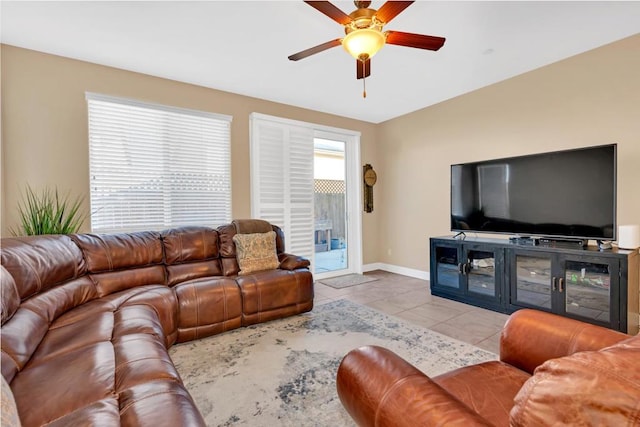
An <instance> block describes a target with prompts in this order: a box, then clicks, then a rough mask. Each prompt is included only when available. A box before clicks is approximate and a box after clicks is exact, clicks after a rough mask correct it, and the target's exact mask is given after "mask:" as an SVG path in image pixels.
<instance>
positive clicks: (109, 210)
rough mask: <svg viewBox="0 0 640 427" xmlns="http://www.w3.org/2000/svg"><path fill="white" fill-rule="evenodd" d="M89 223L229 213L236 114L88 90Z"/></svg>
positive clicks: (158, 225) (112, 226)
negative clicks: (100, 93)
mask: <svg viewBox="0 0 640 427" xmlns="http://www.w3.org/2000/svg"><path fill="white" fill-rule="evenodd" d="M86 99H87V104H88V117H89V173H90V185H91V191H90V199H91V229H92V231H94V232H100V233H110V232H127V231H139V230H157V231H159V230H163V229H166V228H171V227H178V226H186V225H204V226H209V227H217V226H218V225H221V224H225V223H228V222H230V221H231V153H230V145H231V141H230V139H231V135H230V127H231V126H230V125H231V117H230V116H224V115H218V114H213V113H208V112H203V111H196V110H188V109H181V108H174V107H169V106H165V105H156V104H148V103H143V102H138V101H134V100H129V99H123V98H115V97H109V96H105V95H98V94H93V93H87V94H86Z"/></svg>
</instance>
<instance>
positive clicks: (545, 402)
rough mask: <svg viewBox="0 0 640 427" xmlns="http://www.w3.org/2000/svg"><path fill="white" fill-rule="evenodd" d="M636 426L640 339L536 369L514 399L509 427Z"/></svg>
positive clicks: (639, 404)
mask: <svg viewBox="0 0 640 427" xmlns="http://www.w3.org/2000/svg"><path fill="white" fill-rule="evenodd" d="M639 421H640V335H638V336H635V337H633V338H629V339H627V340H624V341H622V342H620V343H618V344H614V345H612V346H610V347H607V348H604V349H602V350H600V351H583V352H580V353H575V354H573V355H571V356H567V357H561V358H559V359H552V360H548V361H547V362H545V363H543V364H542V365H540V366H539V367H538V368H537V369H536V370H535V372H534V374H533V376H532V377H531V378H529V380H527V382H526V383H525V384H524V386H523V387H522V389H520V392H519V393H518V394H517V395H516V397H515V406H514V407H513V408H512V409H511V418H510V425H511V426H542V425H545V426H552V425H553V426H559V425H565V426H568V425H576V426H626V425H634V423H638V422H639Z"/></svg>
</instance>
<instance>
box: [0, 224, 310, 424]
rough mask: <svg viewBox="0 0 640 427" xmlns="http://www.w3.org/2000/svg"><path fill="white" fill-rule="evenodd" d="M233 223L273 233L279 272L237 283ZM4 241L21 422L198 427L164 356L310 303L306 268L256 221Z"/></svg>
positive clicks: (11, 376)
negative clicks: (180, 346)
mask: <svg viewBox="0 0 640 427" xmlns="http://www.w3.org/2000/svg"><path fill="white" fill-rule="evenodd" d="M236 227H238V228H244V229H245V230H254V229H255V227H258V229H263V230H266V229H268V230H273V231H275V232H276V252H277V255H278V258H279V260H280V266H279V267H278V268H276V269H273V270H268V271H257V272H255V273H252V274H249V275H247V276H238V275H237V273H238V266H237V262H236V259H235V249H234V247H233V239H232V237H233V234H235V233H236ZM0 244H1V246H2V253H1V259H2V266H1V268H0V270H1V274H0V278H1V281H0V282H1V283H0V284H1V288H2V331H1V348H2V351H1V353H0V354H1V368H2V375H3V377H4V379H5V380H6V382H7V383H8V384H9V385H10V389H11V391H12V393H13V397H14V398H15V402H16V406H17V410H18V413H19V417H20V421H21V423H22V425H23V426H40V425H45V424H46V425H48V426H67V425H106V426H108V425H120V424H122V425H146V426H154V427H155V426H160V425H171V426H203V425H204V420H203V419H202V416H201V415H200V413H199V411H198V409H197V408H196V406H195V404H194V402H193V399H192V398H191V396H190V395H189V393H188V391H187V390H186V389H185V388H184V385H183V384H182V380H181V379H180V376H179V375H178V373H177V371H176V370H175V367H174V366H173V363H172V361H171V359H170V357H169V355H168V352H167V349H168V348H169V347H170V346H171V345H173V344H174V343H175V342H182V341H188V340H193V339H198V338H202V337H206V336H209V335H214V334H217V333H220V332H223V331H226V330H229V329H233V328H238V327H240V326H243V325H250V324H253V323H257V322H261V321H266V320H271V319H276V318H279V317H285V316H289V315H291V314H296V313H301V312H304V311H308V310H311V309H312V307H313V279H312V276H311V273H310V272H309V270H308V268H307V267H308V266H309V262H308V261H307V260H305V259H303V258H300V257H297V256H294V255H289V254H286V253H284V240H283V235H282V231H281V230H280V229H279V228H278V227H276V226H271V224H268V223H266V224H265V223H264V222H261V221H253V220H247V221H239V222H237V223H236V224H230V225H227V226H222V227H220V228H219V229H217V230H216V229H211V228H207V227H184V228H178V229H173V230H167V231H165V232H163V233H157V232H140V233H126V234H111V235H95V234H76V235H72V236H64V235H54V236H35V237H24V238H9V239H2V241H1V243H0ZM245 282H246V283H248V284H249V285H248V289H243V288H244V287H245V286H246V285H245ZM4 390H5V387H3V391H4Z"/></svg>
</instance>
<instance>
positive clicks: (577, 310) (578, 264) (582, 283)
mask: <svg viewBox="0 0 640 427" xmlns="http://www.w3.org/2000/svg"><path fill="white" fill-rule="evenodd" d="M563 266H564V274H563V282H561V283H560V284H559V291H560V292H561V293H562V292H564V294H565V297H564V311H565V313H569V314H573V315H576V316H579V317H583V318H586V319H591V320H596V321H600V322H602V323H605V324H608V323H610V322H611V304H610V301H612V295H611V292H612V289H611V278H612V276H614V275H616V276H617V275H618V271H617V264H613V263H611V262H610V261H608V260H602V261H601V262H598V261H580V260H571V259H565V260H564V261H563ZM616 298H617V296H616ZM613 300H614V301H615V300H616V299H615V298H614V299H613Z"/></svg>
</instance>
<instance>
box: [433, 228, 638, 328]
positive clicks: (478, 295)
mask: <svg viewBox="0 0 640 427" xmlns="http://www.w3.org/2000/svg"><path fill="white" fill-rule="evenodd" d="M430 254H431V259H430V275H431V281H430V284H431V293H432V294H433V295H437V296H440V297H444V298H449V299H453V300H456V301H460V302H464V303H467V304H471V305H475V306H479V307H484V308H488V309H491V310H495V311H499V312H503V313H512V312H514V311H516V310H518V309H520V308H535V309H538V310H544V311H549V312H552V313H556V314H559V315H562V316H566V317H572V318H575V319H578V320H582V321H586V322H589V323H593V324H596V325H601V326H605V327H608V328H611V329H616V330H619V331H623V332H626V333H630V334H635V333H638V322H639V315H638V312H639V295H638V282H639V281H640V277H639V276H640V255H639V254H638V251H637V250H635V251H627V250H618V249H611V250H604V251H599V250H598V248H597V247H591V246H589V247H587V248H585V249H563V248H550V247H542V246H524V245H518V244H514V243H511V242H510V241H509V240H506V239H488V238H487V239H485V238H470V237H467V238H465V239H454V238H453V237H434V238H431V239H430Z"/></svg>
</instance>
